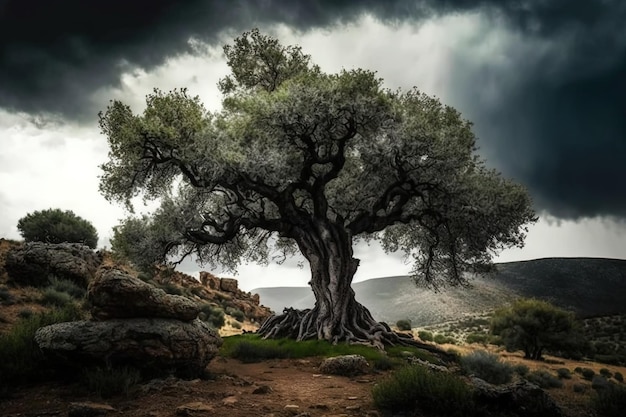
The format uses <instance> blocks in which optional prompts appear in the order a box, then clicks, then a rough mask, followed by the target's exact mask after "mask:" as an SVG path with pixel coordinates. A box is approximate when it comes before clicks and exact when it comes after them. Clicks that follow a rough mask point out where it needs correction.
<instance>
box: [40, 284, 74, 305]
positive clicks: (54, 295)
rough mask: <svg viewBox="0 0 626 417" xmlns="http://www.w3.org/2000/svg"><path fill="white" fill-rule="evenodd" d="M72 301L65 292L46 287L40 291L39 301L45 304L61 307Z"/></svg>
mask: <svg viewBox="0 0 626 417" xmlns="http://www.w3.org/2000/svg"><path fill="white" fill-rule="evenodd" d="M73 302H74V298H73V297H72V296H71V295H69V294H68V293H66V292H62V291H58V290H55V289H54V288H52V287H46V288H44V290H43V291H42V292H41V303H42V304H43V305H46V306H56V307H63V306H65V305H67V304H71V303H73Z"/></svg>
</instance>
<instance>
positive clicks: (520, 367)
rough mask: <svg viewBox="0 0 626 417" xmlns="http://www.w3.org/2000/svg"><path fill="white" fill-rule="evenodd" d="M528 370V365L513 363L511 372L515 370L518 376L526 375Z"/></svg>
mask: <svg viewBox="0 0 626 417" xmlns="http://www.w3.org/2000/svg"><path fill="white" fill-rule="evenodd" d="M529 371H530V369H529V368H528V366H526V365H524V364H523V363H519V364H517V365H513V372H515V373H516V374H518V375H519V376H526V375H528V372H529Z"/></svg>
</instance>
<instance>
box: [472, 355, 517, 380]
mask: <svg viewBox="0 0 626 417" xmlns="http://www.w3.org/2000/svg"><path fill="white" fill-rule="evenodd" d="M461 367H462V368H463V370H464V371H465V372H466V373H467V374H470V375H474V376H476V377H478V378H480V379H484V380H485V381H487V382H490V383H492V384H505V383H507V382H510V381H511V378H512V376H513V367H512V366H511V365H509V364H508V363H506V362H502V361H501V360H500V357H499V356H498V355H494V354H491V353H489V352H486V351H484V350H475V351H474V352H472V353H470V354H468V355H465V356H463V357H462V358H461Z"/></svg>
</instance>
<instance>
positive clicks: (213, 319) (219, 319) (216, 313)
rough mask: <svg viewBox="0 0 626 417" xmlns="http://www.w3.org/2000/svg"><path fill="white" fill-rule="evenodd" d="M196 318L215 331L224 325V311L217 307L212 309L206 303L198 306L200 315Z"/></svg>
mask: <svg viewBox="0 0 626 417" xmlns="http://www.w3.org/2000/svg"><path fill="white" fill-rule="evenodd" d="M198 318H199V319H200V320H202V321H205V322H207V323H208V324H209V325H210V326H211V327H213V328H215V329H219V328H221V327H222V326H223V325H224V324H225V323H226V319H225V318H224V311H223V310H222V309H221V308H219V307H213V306H212V305H210V304H208V303H204V304H201V305H200V313H199V314H198Z"/></svg>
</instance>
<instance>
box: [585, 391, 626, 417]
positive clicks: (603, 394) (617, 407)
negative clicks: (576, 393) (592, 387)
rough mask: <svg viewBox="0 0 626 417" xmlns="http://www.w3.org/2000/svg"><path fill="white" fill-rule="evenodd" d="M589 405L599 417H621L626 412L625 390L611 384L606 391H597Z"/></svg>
mask: <svg viewBox="0 0 626 417" xmlns="http://www.w3.org/2000/svg"><path fill="white" fill-rule="evenodd" d="M591 405H592V407H593V408H594V409H595V411H596V412H597V414H598V415H599V416H603V417H621V416H623V415H624V410H626V388H624V387H623V386H619V385H615V384H611V385H610V386H609V387H608V388H607V389H603V390H598V391H596V392H595V394H594V396H593V397H592V399H591Z"/></svg>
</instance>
